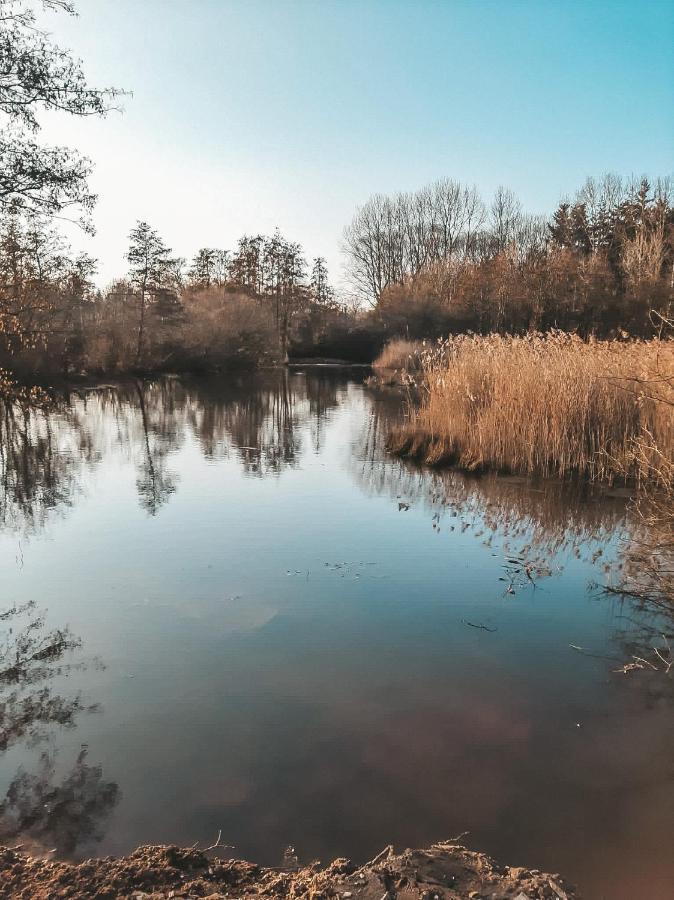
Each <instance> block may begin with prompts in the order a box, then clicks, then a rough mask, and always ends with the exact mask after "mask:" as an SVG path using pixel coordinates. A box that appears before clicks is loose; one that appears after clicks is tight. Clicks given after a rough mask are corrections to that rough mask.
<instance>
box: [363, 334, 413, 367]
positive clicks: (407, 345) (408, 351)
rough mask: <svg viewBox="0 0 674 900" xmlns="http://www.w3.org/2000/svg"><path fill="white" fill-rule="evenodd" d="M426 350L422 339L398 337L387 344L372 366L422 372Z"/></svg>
mask: <svg viewBox="0 0 674 900" xmlns="http://www.w3.org/2000/svg"><path fill="white" fill-rule="evenodd" d="M425 350H426V348H425V345H424V344H423V342H422V341H406V340H404V339H403V338H396V339H394V340H392V341H389V342H388V344H386V346H385V347H384V349H383V350H382V351H381V353H380V354H379V356H378V357H377V359H376V360H375V361H374V363H373V364H372V367H373V368H374V369H375V370H379V371H381V370H385V371H394V372H420V371H421V365H422V364H421V359H422V355H424V354H425Z"/></svg>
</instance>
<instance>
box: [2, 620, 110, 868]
mask: <svg viewBox="0 0 674 900" xmlns="http://www.w3.org/2000/svg"><path fill="white" fill-rule="evenodd" d="M0 640H1V644H0V752H4V751H7V750H8V749H9V748H10V747H11V746H13V745H15V744H18V743H19V742H21V743H22V744H23V746H24V747H30V746H34V745H35V744H38V743H40V742H44V741H46V740H48V738H49V737H50V736H51V735H53V732H54V729H55V728H74V727H75V726H76V724H77V717H78V716H79V714H80V713H83V712H92V711H95V710H96V709H97V706H96V705H93V704H86V703H85V702H84V701H83V699H82V696H81V694H79V693H76V694H75V695H74V696H71V697H64V696H62V695H61V694H59V693H58V692H57V691H56V690H55V688H54V681H55V679H56V678H57V677H66V676H68V675H69V674H70V673H72V672H73V671H74V670H78V669H82V668H83V667H84V666H85V665H87V663H86V662H85V661H82V660H78V659H77V658H76V657H75V656H74V654H75V652H76V651H78V650H80V649H81V646H82V644H81V641H80V640H79V639H78V638H76V637H75V636H74V635H73V634H72V632H71V631H70V629H68V628H53V629H48V628H47V627H46V623H45V616H44V614H41V613H39V612H38V611H37V610H36V608H35V604H34V603H26V604H24V605H23V606H15V607H13V608H12V609H9V610H6V611H4V612H2V613H0ZM55 758H56V755H55V753H54V752H53V751H45V752H43V753H42V754H41V756H40V763H39V768H38V771H37V772H35V773H31V772H27V771H25V770H24V769H23V768H20V769H19V771H18V772H17V773H16V775H15V776H14V778H13V779H12V781H11V783H10V785H9V788H8V789H7V793H6V796H5V799H4V800H3V801H2V803H0V839H1V840H3V841H8V840H13V839H15V838H19V837H20V838H21V839H22V840H23V839H26V838H28V839H29V840H30V841H31V842H33V843H34V844H35V845H36V846H37V847H39V848H42V849H47V848H49V849H51V848H54V849H56V851H57V853H58V854H59V855H62V856H71V855H73V854H74V853H75V852H76V849H77V847H78V846H79V845H80V844H85V843H90V842H91V841H96V840H100V839H101V837H102V836H103V833H104V824H105V820H106V818H107V816H108V815H109V813H110V812H111V810H112V808H113V807H114V806H115V804H116V803H117V800H118V796H119V789H118V787H117V785H116V784H114V783H112V782H104V781H103V776H102V771H101V769H100V767H96V766H90V765H88V764H87V762H86V750H84V749H83V750H82V751H81V752H80V754H79V755H78V757H77V760H76V762H75V765H74V766H73V768H72V770H71V772H70V773H69V774H68V775H67V776H66V777H65V778H64V779H63V780H62V781H61V782H60V783H57V782H56V774H55Z"/></svg>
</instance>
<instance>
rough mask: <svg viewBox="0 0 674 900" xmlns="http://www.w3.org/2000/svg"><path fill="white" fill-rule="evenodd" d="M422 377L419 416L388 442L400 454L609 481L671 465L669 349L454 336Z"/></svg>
mask: <svg viewBox="0 0 674 900" xmlns="http://www.w3.org/2000/svg"><path fill="white" fill-rule="evenodd" d="M383 355H384V356H386V351H385V352H384V354H383ZM421 369H422V371H421V375H420V378H419V379H418V381H417V384H418V386H419V388H420V392H421V400H420V404H419V407H418V409H417V410H416V411H415V412H413V414H412V416H411V418H410V421H409V422H408V423H407V424H406V425H405V426H403V427H402V428H400V429H398V430H396V431H395V432H394V433H393V434H392V435H391V437H390V449H392V450H393V451H395V452H398V453H400V454H402V455H409V456H414V457H417V458H420V459H423V460H424V461H425V462H428V463H431V464H437V463H451V464H456V465H458V466H461V467H463V468H465V469H469V470H481V469H493V470H496V471H505V472H513V473H519V474H525V475H528V474H539V475H543V476H561V477H565V476H568V475H579V476H583V477H586V478H589V479H591V480H593V481H606V482H609V483H610V482H612V481H614V480H615V479H616V478H623V479H626V480H629V479H632V478H633V479H638V478H639V477H640V475H642V474H645V473H646V472H647V470H648V468H649V467H650V468H652V467H653V466H656V467H657V469H658V471H659V470H660V468H661V462H662V460H667V459H669V460H671V458H672V452H673V449H674V405H673V404H672V399H673V397H672V395H673V394H674V385H673V381H672V376H674V342H672V341H666V340H652V341H631V342H624V341H589V342H585V341H583V340H581V339H580V338H578V337H576V336H574V335H568V334H562V333H554V334H549V335H539V334H529V335H526V336H524V337H504V336H500V335H489V336H486V337H480V336H476V335H460V336H456V337H451V338H449V339H447V340H446V341H443V342H440V343H438V344H436V345H433V346H431V347H428V348H426V349H425V350H424V352H423V353H422V354H421ZM667 373H669V377H668V374H667ZM652 476H653V473H652V472H650V473H649V474H648V477H652Z"/></svg>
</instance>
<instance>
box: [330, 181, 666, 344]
mask: <svg viewBox="0 0 674 900" xmlns="http://www.w3.org/2000/svg"><path fill="white" fill-rule="evenodd" d="M673 199H674V182H672V180H671V178H667V177H664V178H657V179H655V180H654V181H653V182H652V183H651V182H649V180H648V179H646V178H640V179H634V178H632V179H624V178H621V177H619V176H616V175H611V174H608V175H605V176H603V177H602V178H588V179H587V180H586V182H585V184H584V185H583V186H582V187H581V189H580V190H579V191H578V192H577V194H576V196H575V198H574V199H573V201H564V202H562V203H560V204H559V206H558V208H557V209H556V210H555V212H554V214H553V215H552V216H551V217H550V218H546V217H544V216H533V215H530V214H527V213H526V212H525V211H524V210H523V208H522V204H521V203H520V201H519V200H518V199H517V197H516V196H515V195H514V194H513V193H512V192H511V191H510V190H507V189H506V188H503V187H500V188H498V190H497V191H496V194H495V196H494V198H493V200H492V201H491V203H489V204H488V203H485V202H484V201H483V199H482V198H481V197H480V195H479V193H478V191H477V190H476V189H475V188H469V187H466V186H464V185H461V184H460V183H459V182H456V181H453V180H451V179H442V180H440V181H436V182H434V183H433V184H431V185H429V186H427V187H425V188H423V189H421V190H419V191H416V192H414V193H407V194H396V195H393V196H382V195H375V196H374V197H372V198H371V199H370V200H369V201H368V202H367V203H366V204H365V205H364V206H363V207H361V208H360V209H359V210H358V211H357V212H356V215H355V216H354V218H353V221H352V222H351V224H350V225H349V226H348V227H347V229H346V230H345V234H344V252H345V256H346V259H347V265H348V272H349V276H350V280H351V283H352V285H353V287H354V289H355V291H356V292H357V293H358V295H359V296H360V297H361V299H362V301H363V303H365V304H367V305H368V306H369V307H370V308H372V309H374V310H375V311H376V312H377V314H378V315H379V316H381V317H382V318H383V319H384V320H385V321H386V322H387V324H388V326H389V327H390V329H392V331H393V332H396V333H406V334H408V335H409V336H414V337H428V336H429V334H430V333H437V334H442V333H447V332H450V331H456V330H462V329H463V330H465V329H471V330H476V331H480V332H488V331H506V332H508V331H515V332H517V331H522V330H526V329H532V328H533V329H538V330H546V329H549V328H562V329H567V330H574V331H578V332H579V333H581V334H583V335H585V336H587V335H589V334H614V333H616V332H617V331H620V330H624V331H627V332H629V333H634V334H639V335H640V334H647V333H649V332H650V330H651V329H652V313H653V312H657V313H659V314H661V315H666V314H667V312H668V310H669V309H670V306H671V303H672V297H673V291H672V289H673V285H674V205H673Z"/></svg>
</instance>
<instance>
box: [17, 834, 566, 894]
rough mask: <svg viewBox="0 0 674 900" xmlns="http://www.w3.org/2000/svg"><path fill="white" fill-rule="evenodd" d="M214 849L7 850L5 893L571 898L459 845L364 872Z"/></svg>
mask: <svg viewBox="0 0 674 900" xmlns="http://www.w3.org/2000/svg"><path fill="white" fill-rule="evenodd" d="M217 852H218V851H212V852H207V851H206V852H202V851H200V850H195V849H180V848H178V847H140V848H139V849H138V850H136V851H135V852H134V853H132V854H131V855H130V856H125V857H120V858H115V857H105V858H103V859H90V860H86V861H85V862H82V863H79V864H78V865H76V864H71V863H65V862H54V861H49V860H45V859H39V858H36V857H31V856H28V855H26V854H22V853H21V852H19V851H18V850H12V849H8V848H0V897H1V898H10V897H11V898H25V900H28V898H30V900H47V898H49V900H53V898H57V897H58V898H68V897H86V898H94V900H96V898H109V900H112V898H134V900H168V898H178V897H183V898H185V897H208V898H210V900H217V898H224V897H227V898H230V900H233V898H237V900H238V898H244V897H278V898H289V900H296V898H300V897H305V898H306V900H328V898H334V900H459V898H461V900H463V898H471V900H477V898H482V900H487V898H489V900H506V898H508V900H534V898H536V900H542V898H546V900H572V898H577V896H578V895H577V894H576V893H574V891H573V890H572V888H570V887H569V886H568V885H567V884H566V883H565V882H564V881H563V879H562V878H561V877H560V876H559V875H547V874H545V873H541V872H538V871H537V870H535V869H534V870H531V871H529V870H527V869H521V868H518V869H515V868H509V867H508V866H505V867H503V866H499V865H497V864H496V863H495V862H494V861H493V860H491V859H490V858H489V857H487V856H485V855H484V854H481V853H475V852H473V851H471V850H468V849H466V848H465V847H463V846H461V845H460V844H455V843H449V842H447V843H440V844H434V845H433V846H432V847H430V848H428V849H427V850H405V852H404V853H401V854H399V855H396V854H394V853H393V851H392V849H391V848H387V849H386V850H384V851H383V853H381V854H379V856H377V857H375V859H373V860H371V861H370V862H369V863H367V864H366V865H364V866H360V867H357V866H355V865H353V864H351V863H350V862H349V861H348V860H345V859H337V860H335V861H334V862H332V863H331V864H330V865H329V866H322V865H321V864H320V863H314V864H312V865H309V866H306V867H297V866H295V867H293V866H292V865H290V866H289V867H287V868H263V867H261V866H257V865H254V864H252V863H248V862H243V861H241V860H225V859H219V858H216V857H215V856H214V853H217Z"/></svg>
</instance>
